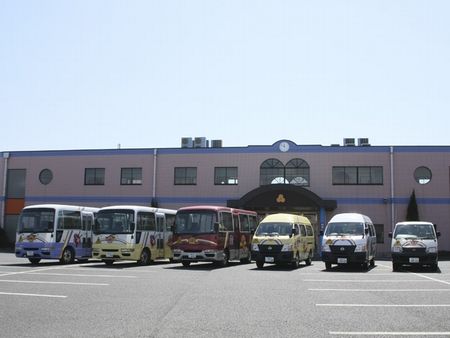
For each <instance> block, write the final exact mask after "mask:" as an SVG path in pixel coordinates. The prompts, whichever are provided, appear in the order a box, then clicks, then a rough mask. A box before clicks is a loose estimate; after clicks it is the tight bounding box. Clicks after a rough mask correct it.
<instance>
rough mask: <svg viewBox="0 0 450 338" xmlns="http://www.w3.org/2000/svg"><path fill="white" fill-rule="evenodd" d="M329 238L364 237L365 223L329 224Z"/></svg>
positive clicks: (327, 230) (326, 233)
mask: <svg viewBox="0 0 450 338" xmlns="http://www.w3.org/2000/svg"><path fill="white" fill-rule="evenodd" d="M325 235H327V236H345V235H348V236H363V235H364V223H359V222H336V223H328V225H327V229H326V230H325Z"/></svg>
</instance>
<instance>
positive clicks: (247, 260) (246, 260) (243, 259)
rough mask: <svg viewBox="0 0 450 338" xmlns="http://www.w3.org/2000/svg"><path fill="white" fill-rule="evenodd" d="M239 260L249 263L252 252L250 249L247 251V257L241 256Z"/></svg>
mask: <svg viewBox="0 0 450 338" xmlns="http://www.w3.org/2000/svg"><path fill="white" fill-rule="evenodd" d="M240 261H241V263H242V264H248V263H250V262H251V261H252V254H251V253H250V251H249V252H248V255H247V257H245V258H241V259H240Z"/></svg>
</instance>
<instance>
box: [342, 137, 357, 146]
mask: <svg viewBox="0 0 450 338" xmlns="http://www.w3.org/2000/svg"><path fill="white" fill-rule="evenodd" d="M354 145H355V139H354V138H344V146H346V147H352V146H354Z"/></svg>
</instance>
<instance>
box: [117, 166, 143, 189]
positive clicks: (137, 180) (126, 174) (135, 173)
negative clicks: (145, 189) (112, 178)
mask: <svg viewBox="0 0 450 338" xmlns="http://www.w3.org/2000/svg"><path fill="white" fill-rule="evenodd" d="M120 184H121V185H140V184H142V168H122V171H121V173H120Z"/></svg>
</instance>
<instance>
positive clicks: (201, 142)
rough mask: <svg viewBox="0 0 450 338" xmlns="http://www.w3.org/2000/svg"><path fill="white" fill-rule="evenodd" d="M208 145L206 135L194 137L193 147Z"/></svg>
mask: <svg viewBox="0 0 450 338" xmlns="http://www.w3.org/2000/svg"><path fill="white" fill-rule="evenodd" d="M207 146H208V141H207V140H206V137H196V138H194V148H206V147H207Z"/></svg>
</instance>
